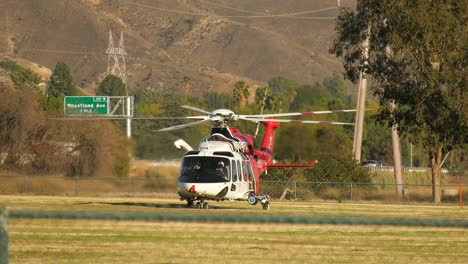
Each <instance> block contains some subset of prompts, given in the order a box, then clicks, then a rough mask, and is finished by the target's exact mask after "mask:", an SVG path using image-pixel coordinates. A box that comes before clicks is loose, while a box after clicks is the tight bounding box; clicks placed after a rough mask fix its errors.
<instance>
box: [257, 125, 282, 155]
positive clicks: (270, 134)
mask: <svg viewBox="0 0 468 264" xmlns="http://www.w3.org/2000/svg"><path fill="white" fill-rule="evenodd" d="M262 123H263V124H264V125H265V126H266V129H265V134H264V135H263V140H262V144H261V147H260V150H261V151H266V152H269V153H273V148H274V145H275V130H276V129H277V128H278V127H279V122H276V121H263V122H262ZM269 163H271V162H269Z"/></svg>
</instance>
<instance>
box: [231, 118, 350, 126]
mask: <svg viewBox="0 0 468 264" xmlns="http://www.w3.org/2000/svg"><path fill="white" fill-rule="evenodd" d="M239 119H241V120H247V121H252V122H279V123H296V124H300V123H303V124H321V125H343V126H354V123H345V122H336V121H315V120H290V119H269V118H268V119H265V118H239Z"/></svg>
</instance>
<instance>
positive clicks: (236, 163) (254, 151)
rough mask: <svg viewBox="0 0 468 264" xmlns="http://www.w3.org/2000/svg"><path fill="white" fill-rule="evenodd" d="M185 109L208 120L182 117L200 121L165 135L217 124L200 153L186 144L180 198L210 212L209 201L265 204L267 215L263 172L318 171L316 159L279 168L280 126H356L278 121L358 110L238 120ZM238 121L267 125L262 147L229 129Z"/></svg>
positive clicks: (224, 113)
mask: <svg viewBox="0 0 468 264" xmlns="http://www.w3.org/2000/svg"><path fill="white" fill-rule="evenodd" d="M181 107H182V108H184V109H187V110H191V111H195V112H198V113H201V114H204V115H201V116H187V117H182V118H184V119H200V120H198V121H195V122H191V123H186V124H181V125H176V126H171V127H167V128H163V129H160V130H159V131H172V130H176V129H182V128H186V127H190V126H195V125H199V124H202V123H208V122H211V123H212V126H211V129H210V134H209V135H208V136H206V137H205V138H203V139H202V140H201V141H200V144H199V145H198V149H196V150H194V149H192V148H191V147H190V146H188V144H182V145H185V146H186V147H185V148H186V149H187V150H188V151H187V152H186V153H185V155H184V157H183V159H182V163H181V168H180V173H179V178H178V180H177V184H178V194H179V196H180V199H181V200H185V201H187V206H188V207H193V206H195V205H196V206H197V207H198V208H205V209H207V208H208V203H207V202H206V201H207V200H214V201H223V200H239V201H245V200H246V201H247V202H248V203H249V204H251V205H256V204H257V203H260V204H261V205H262V207H263V209H264V210H269V209H270V201H269V200H270V196H269V195H267V194H262V193H260V175H261V174H262V173H263V172H265V171H266V170H267V169H269V168H277V167H312V166H314V165H315V164H316V163H317V161H316V160H314V161H312V162H311V163H309V164H274V162H273V148H274V139H275V130H276V129H277V128H278V127H279V123H281V122H288V123H309V124H333V125H354V124H353V123H343V122H335V121H312V120H286V119H276V117H284V116H303V115H318V114H332V113H343V112H354V111H356V110H332V111H315V112H296V113H280V114H258V115H236V114H235V113H234V112H233V111H231V110H228V109H218V110H215V111H213V112H209V111H205V110H203V109H199V108H196V107H191V106H181ZM178 118H179V119H180V118H181V117H178ZM237 120H246V121H251V122H256V123H261V124H263V125H264V126H265V132H264V135H263V139H262V141H261V145H260V148H257V147H255V144H254V137H252V136H251V135H248V134H243V133H242V132H241V131H240V130H239V129H237V128H235V127H230V126H228V123H229V122H232V121H237ZM257 128H258V127H257ZM175 143H176V146H177V147H180V140H179V141H176V142H175Z"/></svg>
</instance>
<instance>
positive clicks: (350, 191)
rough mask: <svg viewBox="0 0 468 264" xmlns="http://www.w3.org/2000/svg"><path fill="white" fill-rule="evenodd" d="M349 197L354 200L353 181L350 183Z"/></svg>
mask: <svg viewBox="0 0 468 264" xmlns="http://www.w3.org/2000/svg"><path fill="white" fill-rule="evenodd" d="M349 187H350V188H349V199H350V200H351V201H352V200H353V183H351V184H350V185H349Z"/></svg>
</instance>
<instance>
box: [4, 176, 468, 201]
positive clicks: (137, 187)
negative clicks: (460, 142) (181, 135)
mask: <svg viewBox="0 0 468 264" xmlns="http://www.w3.org/2000/svg"><path fill="white" fill-rule="evenodd" d="M0 182H1V184H0V194H29V195H64V196H109V197H167V198H171V197H177V193H176V188H177V184H176V182H175V181H174V182H172V181H168V180H167V179H163V178H155V177H152V178H145V177H131V178H116V177H62V176H2V177H0ZM401 189H402V190H403V191H402V192H401V193H397V192H396V185H395V184H390V183H352V182H298V181H262V182H261V184H260V192H261V193H266V194H269V195H270V196H271V197H272V198H273V199H277V200H288V201H296V200H302V201H307V200H317V199H319V200H336V201H340V202H341V201H384V202H385V201H388V202H399V201H408V202H431V201H432V185H430V184H405V185H402V188H401ZM441 189H442V201H443V202H445V203H460V202H463V200H462V199H463V197H468V196H467V195H468V188H466V186H463V185H461V184H460V185H456V184H444V185H442V186H441Z"/></svg>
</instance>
